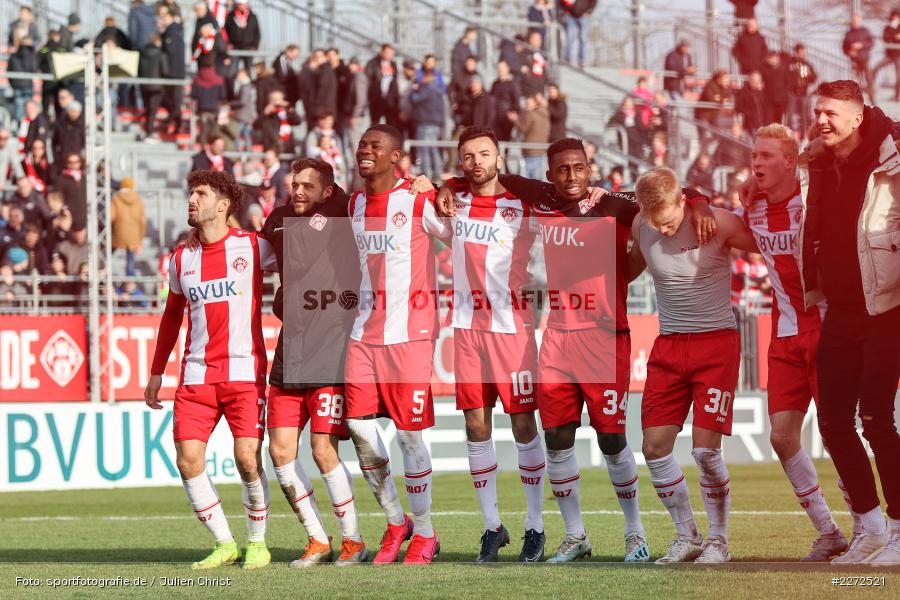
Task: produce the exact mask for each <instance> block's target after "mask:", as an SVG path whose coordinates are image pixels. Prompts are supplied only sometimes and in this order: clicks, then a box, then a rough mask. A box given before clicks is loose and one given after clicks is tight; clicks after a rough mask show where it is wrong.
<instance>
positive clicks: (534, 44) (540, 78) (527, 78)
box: [522, 31, 550, 96]
mask: <svg viewBox="0 0 900 600" xmlns="http://www.w3.org/2000/svg"><path fill="white" fill-rule="evenodd" d="M542 43H543V41H542V39H541V34H539V33H538V32H536V31H532V32H531V33H530V34H529V35H528V47H527V55H526V56H527V58H528V62H527V63H526V65H525V66H524V67H523V68H522V73H523V77H522V93H523V94H525V95H526V96H534V95H536V94H541V95H542V96H543V94H544V87H546V85H547V75H548V73H547V71H548V70H549V69H550V63H549V61H548V60H547V55H546V54H544V51H543V50H541V44H542Z"/></svg>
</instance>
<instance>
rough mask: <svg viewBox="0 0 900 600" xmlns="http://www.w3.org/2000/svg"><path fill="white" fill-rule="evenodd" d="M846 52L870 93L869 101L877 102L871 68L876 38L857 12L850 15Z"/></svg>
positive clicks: (862, 84)
mask: <svg viewBox="0 0 900 600" xmlns="http://www.w3.org/2000/svg"><path fill="white" fill-rule="evenodd" d="M842 47H843V50H844V54H846V55H847V58H849V59H850V64H852V65H853V72H854V73H855V74H856V76H857V77H858V78H859V79H860V85H861V86H862V87H863V89H864V90H865V91H866V93H867V94H868V95H869V101H870V102H871V103H872V104H873V105H874V104H875V82H874V80H873V77H872V70H871V69H870V68H869V55H870V54H871V52H872V48H874V47H875V38H874V37H872V32H871V31H869V29H868V28H867V27H866V26H865V25H863V20H862V16H861V15H858V14H855V15H853V16H852V17H850V29H849V30H848V31H847V33H846V34H845V35H844V43H843V46H842Z"/></svg>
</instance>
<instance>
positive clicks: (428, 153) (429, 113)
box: [409, 73, 445, 179]
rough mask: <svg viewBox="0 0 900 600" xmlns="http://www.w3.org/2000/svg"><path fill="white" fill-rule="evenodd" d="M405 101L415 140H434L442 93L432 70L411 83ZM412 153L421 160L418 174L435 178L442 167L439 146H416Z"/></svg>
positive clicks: (438, 133)
mask: <svg viewBox="0 0 900 600" xmlns="http://www.w3.org/2000/svg"><path fill="white" fill-rule="evenodd" d="M409 100H410V103H411V104H412V122H413V126H414V128H415V137H416V139H417V140H424V141H428V142H437V141H438V140H439V139H440V138H441V129H442V128H443V126H444V118H445V117H444V94H443V93H442V92H441V88H440V86H439V85H438V83H437V80H436V79H435V77H434V75H433V74H432V73H425V76H424V79H423V80H422V82H421V83H414V84H413V85H412V92H411V93H410V95H409ZM416 153H417V154H418V156H419V157H420V158H421V159H422V174H423V175H425V176H426V177H429V178H431V179H437V178H438V177H439V176H440V175H441V172H442V171H443V166H444V161H443V159H442V158H441V149H440V148H438V147H437V146H425V147H420V148H417V149H416Z"/></svg>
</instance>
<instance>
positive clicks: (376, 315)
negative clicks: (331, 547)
mask: <svg viewBox="0 0 900 600" xmlns="http://www.w3.org/2000/svg"><path fill="white" fill-rule="evenodd" d="M401 146H402V140H401V136H400V132H398V131H397V130H396V129H395V128H394V127H391V126H389V125H373V126H372V127H370V128H369V129H368V130H367V131H366V132H365V133H364V134H363V136H362V138H361V139H360V142H359V147H358V148H357V151H356V162H357V165H358V166H359V174H360V176H361V177H362V178H363V179H364V180H365V190H364V191H362V192H357V193H355V194H354V195H353V196H352V197H351V199H350V203H349V208H348V212H349V214H350V219H351V227H352V228H353V234H354V238H355V240H356V245H357V248H358V250H359V260H360V269H361V271H362V282H361V285H360V303H359V310H358V314H357V317H356V322H355V323H354V325H353V330H352V332H351V335H350V342H349V343H348V346H347V361H346V367H345V372H344V377H345V380H346V407H347V414H346V417H347V428H348V429H349V430H350V437H351V439H352V440H353V443H354V445H355V446H356V452H357V455H358V457H359V464H360V469H361V470H362V472H363V475H364V476H365V479H366V481H367V482H368V483H369V486H370V487H371V488H372V491H373V493H374V494H375V497H376V498H377V499H378V502H379V504H381V506H382V508H383V509H384V512H385V515H386V516H387V519H388V527H387V531H386V532H385V535H384V537H383V538H382V543H381V549H380V550H379V552H378V554H377V555H376V556H375V559H374V561H373V562H375V563H376V564H377V563H392V562H395V561H396V560H397V558H398V556H399V553H400V547H401V546H402V544H403V542H404V541H406V540H408V539H410V538H412V541H411V542H410V544H409V547H408V548H407V551H406V558H405V559H404V563H405V564H427V563H430V562H431V561H432V559H433V558H434V556H435V555H436V554H437V552H438V550H439V549H440V544H439V543H438V537H437V534H436V533H435V532H434V529H433V527H432V525H431V456H430V455H429V453H428V448H427V447H426V446H425V443H424V441H423V439H422V430H423V429H427V428H429V427H432V426H433V425H434V404H433V401H432V397H431V370H432V356H433V354H434V340H435V339H436V337H437V334H438V331H439V329H438V321H437V301H438V298H437V272H436V265H435V258H434V252H433V247H432V245H433V242H432V238H431V236H439V237H444V238H447V237H449V233H450V231H449V228H448V227H447V224H446V222H445V221H444V220H442V219H440V218H438V216H437V214H436V212H435V207H434V193H433V192H431V193H428V194H415V195H413V194H410V193H409V186H410V184H409V182H407V181H403V180H400V181H398V180H397V177H396V176H395V174H394V173H395V171H394V169H395V167H396V165H397V163H398V162H399V161H400V159H401V156H402V150H401ZM379 415H382V416H388V417H390V418H391V419H392V420H393V421H394V425H395V426H396V427H397V430H398V431H397V439H398V441H399V442H400V450H401V452H402V453H403V465H404V470H405V475H406V492H407V494H408V496H409V504H410V508H411V510H412V513H413V519H412V520H410V518H409V517H408V516H407V515H406V514H405V513H404V512H403V507H402V506H401V504H400V501H399V499H398V496H397V489H396V487H395V486H394V482H393V479H391V477H390V461H389V457H388V452H387V449H386V448H385V447H384V444H383V442H382V440H381V436H380V435H379V433H378V426H377V424H376V421H375V417H377V416H379Z"/></svg>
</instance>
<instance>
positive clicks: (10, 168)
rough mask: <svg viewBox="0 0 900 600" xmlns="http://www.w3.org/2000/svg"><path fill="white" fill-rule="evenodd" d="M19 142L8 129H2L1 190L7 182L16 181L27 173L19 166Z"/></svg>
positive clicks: (0, 154)
mask: <svg viewBox="0 0 900 600" xmlns="http://www.w3.org/2000/svg"><path fill="white" fill-rule="evenodd" d="M17 145H18V144H17V142H16V140H14V139H13V137H12V133H10V131H9V130H8V129H2V128H0V188H2V187H3V184H4V183H6V182H7V181H16V180H18V179H19V178H20V177H22V176H23V175H25V173H24V172H23V171H22V165H20V164H19V160H20V159H19V152H18V150H17V148H16V147H17Z"/></svg>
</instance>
